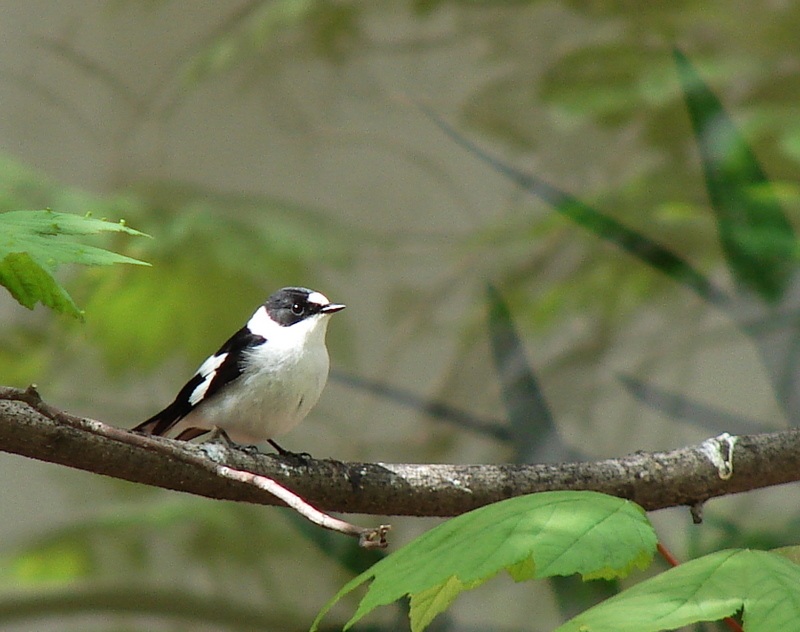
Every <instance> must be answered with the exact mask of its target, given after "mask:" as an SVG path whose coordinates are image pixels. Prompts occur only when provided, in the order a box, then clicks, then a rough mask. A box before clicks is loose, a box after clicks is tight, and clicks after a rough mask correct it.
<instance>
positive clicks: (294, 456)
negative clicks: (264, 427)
mask: <svg viewBox="0 0 800 632" xmlns="http://www.w3.org/2000/svg"><path fill="white" fill-rule="evenodd" d="M267 443H269V444H270V445H271V446H272V447H273V448H275V450H276V451H277V453H278V454H279V455H280V456H282V457H284V458H286V459H291V460H294V461H299V462H300V463H302V464H305V463H308V461H310V460H311V459H312V458H313V457H312V456H311V455H310V454H309V453H308V452H291V451H290V450H287V449H286V448H282V447H281V446H279V445H278V444H277V443H276V442H275V441H273V440H272V439H267Z"/></svg>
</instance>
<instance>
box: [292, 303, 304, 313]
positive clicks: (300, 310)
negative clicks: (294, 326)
mask: <svg viewBox="0 0 800 632" xmlns="http://www.w3.org/2000/svg"><path fill="white" fill-rule="evenodd" d="M302 313H303V306H302V305H300V303H292V314H297V315H298V316H299V315H300V314H302Z"/></svg>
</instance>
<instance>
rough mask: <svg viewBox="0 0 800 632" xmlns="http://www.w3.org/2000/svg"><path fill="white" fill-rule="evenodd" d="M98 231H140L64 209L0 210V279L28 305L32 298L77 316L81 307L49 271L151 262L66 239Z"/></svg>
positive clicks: (31, 302) (63, 312)
mask: <svg viewBox="0 0 800 632" xmlns="http://www.w3.org/2000/svg"><path fill="white" fill-rule="evenodd" d="M101 232H112V233H125V234H128V235H143V234H144V233H140V232H139V231H137V230H133V229H132V228H128V227H127V226H125V224H124V223H121V222H120V223H118V224H114V223H111V222H106V221H104V220H98V219H93V218H91V217H88V216H80V215H70V214H68V213H56V212H53V211H8V212H6V213H0V284H2V285H4V286H5V287H6V288H7V289H8V291H9V292H10V293H11V295H12V296H13V297H14V298H15V299H17V301H19V303H20V304H21V305H24V306H25V307H27V308H28V309H33V307H34V306H35V305H36V303H42V304H43V305H47V306H48V307H50V308H51V309H54V310H55V311H57V312H60V313H62V314H68V315H70V316H73V317H76V318H81V317H82V312H81V311H80V310H79V309H78V307H77V306H76V305H75V303H74V302H73V301H72V298H70V296H69V294H68V293H67V291H66V290H65V289H64V288H63V287H61V285H59V283H58V282H57V281H56V280H55V278H54V277H53V274H52V273H53V272H54V271H55V270H56V268H57V267H58V266H59V265H60V264H62V263H80V264H83V265H90V266H97V265H110V264H112V263H131V264H137V265H149V264H147V263H144V262H143V261H138V260H137V259H132V258H131V257H126V256H125V255H120V254H117V253H115V252H110V251H108V250H103V249H102V248H97V247H96V246H90V245H87V244H83V243H80V242H78V241H73V240H70V239H67V238H68V237H76V236H87V235H94V234H97V233H101Z"/></svg>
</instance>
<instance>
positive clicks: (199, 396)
mask: <svg viewBox="0 0 800 632" xmlns="http://www.w3.org/2000/svg"><path fill="white" fill-rule="evenodd" d="M227 357H228V354H227V353H222V354H220V355H213V356H211V357H209V358H207V359H206V361H205V362H203V364H201V365H200V368H199V369H197V373H198V374H200V375H201V376H202V378H203V381H202V382H200V384H198V385H197V387H196V388H195V389H194V390H193V391H192V394H191V395H189V403H190V404H191V405H192V406H196V405H197V403H198V402H201V401H203V398H204V397H205V396H206V392H207V391H208V387H209V386H211V382H213V381H214V376H215V375H216V374H217V369H218V368H219V367H220V366H222V363H223V362H225V358H227Z"/></svg>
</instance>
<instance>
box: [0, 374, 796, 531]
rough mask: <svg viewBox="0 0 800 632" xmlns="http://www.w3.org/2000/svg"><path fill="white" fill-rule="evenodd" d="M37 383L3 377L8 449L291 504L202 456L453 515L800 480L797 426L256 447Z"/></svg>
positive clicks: (689, 500)
mask: <svg viewBox="0 0 800 632" xmlns="http://www.w3.org/2000/svg"><path fill="white" fill-rule="evenodd" d="M26 393H29V391H21V390H19V389H11V388H0V450H2V451H5V452H11V453H14V454H20V455H23V456H27V457H30V458H34V459H38V460H41V461H48V462H51V463H59V464H61V465H66V466H69V467H73V468H77V469H81V470H86V471H89V472H95V473H97V474H103V475H106V476H113V477H115V478H120V479H124V480H128V481H133V482H137V483H143V484H146V485H153V486H156V487H163V488H166V489H173V490H178V491H182V492H188V493H192V494H198V495H201V496H207V497H209V498H218V499H225V500H237V501H243V502H251V503H259V504H265V505H281V504H283V503H282V502H281V501H280V500H279V499H278V498H276V497H275V496H273V495H272V494H270V493H269V492H267V491H265V490H264V489H262V488H259V487H257V486H254V485H252V484H250V483H249V482H248V481H246V480H243V479H242V480H232V479H231V478H226V477H223V476H220V475H219V474H218V473H215V470H214V468H209V467H205V466H203V465H202V464H201V461H202V460H210V461H211V462H213V463H215V464H217V465H221V466H224V467H228V468H232V469H234V470H239V471H243V472H250V473H253V474H256V475H259V476H264V477H267V478H269V479H272V480H274V481H278V482H279V483H280V484H282V485H284V486H286V487H288V488H290V489H292V490H293V491H294V492H295V493H296V494H298V495H299V496H301V497H302V498H303V499H305V500H307V501H308V502H310V503H312V504H313V505H314V506H316V507H319V508H321V509H324V510H326V511H338V512H343V513H364V514H373V515H384V516H386V515H410V516H454V515H457V514H460V513H464V512H466V511H470V510H472V509H475V508H477V507H481V506H483V505H486V504H489V503H492V502H496V501H499V500H503V499H505V498H509V497H512V496H519V495H522V494H529V493H533V492H539V491H547V490H561V489H572V490H594V491H600V492H604V493H607V494H612V495H614V496H619V497H622V498H628V499H630V500H633V501H635V502H637V503H639V504H640V505H641V506H642V507H644V508H645V509H647V510H654V509H662V508H666V507H673V506H679V505H686V506H690V507H693V509H694V511H693V514H694V515H697V516H699V508H700V507H701V506H702V504H703V503H704V502H705V501H706V500H708V499H710V498H714V497H716V496H723V495H727V494H734V493H739V492H745V491H749V490H753V489H759V488H763V487H768V486H772V485H780V484H783V483H789V482H793V481H797V480H800V430H785V431H782V432H772V433H763V434H756V435H740V436H738V437H728V436H727V435H722V436H720V437H718V438H715V439H709V440H707V441H704V442H703V443H701V444H699V445H695V446H689V447H685V448H680V449H677V450H672V451H670V452H651V453H644V452H641V453H636V454H633V455H630V456H626V457H622V458H617V459H607V460H603V461H596V462H580V463H560V464H555V465H550V464H544V465H543V464H531V465H436V464H420V465H415V464H387V463H343V462H340V461H335V460H330V459H326V460H314V459H309V460H303V461H300V460H295V459H286V458H283V457H280V456H277V455H271V454H263V455H261V454H259V455H251V454H248V453H245V452H242V451H239V450H235V449H230V448H227V447H225V446H223V445H220V444H217V443H214V444H199V445H196V444H191V443H186V442H180V441H172V440H169V439H161V438H154V437H149V436H144V435H139V434H134V433H131V432H129V431H127V430H123V429H120V428H115V427H113V426H109V425H107V424H104V423H101V422H99V421H94V420H91V419H82V418H77V417H73V416H71V415H69V414H67V413H64V412H63V411H59V410H57V409H55V408H53V407H50V406H48V405H47V404H44V403H43V402H42V403H40V404H37V403H36V401H35V400H33V399H29V400H26V396H25V394H26Z"/></svg>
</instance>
